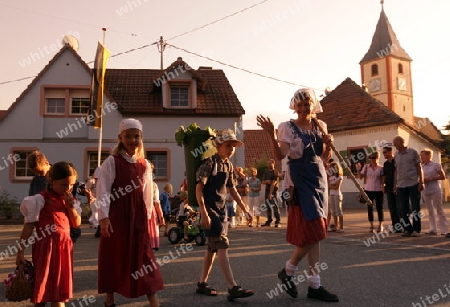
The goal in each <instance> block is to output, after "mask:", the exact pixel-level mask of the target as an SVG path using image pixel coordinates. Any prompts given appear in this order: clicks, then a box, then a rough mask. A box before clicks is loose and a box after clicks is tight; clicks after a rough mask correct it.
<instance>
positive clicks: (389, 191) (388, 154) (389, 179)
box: [383, 146, 402, 233]
mask: <svg viewBox="0 0 450 307" xmlns="http://www.w3.org/2000/svg"><path fill="white" fill-rule="evenodd" d="M383 155H384V158H385V159H386V161H385V162H384V164H383V175H384V193H386V197H387V202H388V207H389V213H390V215H391V221H392V229H391V232H393V233H401V232H402V231H401V230H400V229H398V226H397V229H396V228H395V227H396V225H401V224H400V210H399V208H398V206H397V205H398V201H397V194H396V193H394V175H395V160H394V154H393V152H392V146H386V147H384V148H383Z"/></svg>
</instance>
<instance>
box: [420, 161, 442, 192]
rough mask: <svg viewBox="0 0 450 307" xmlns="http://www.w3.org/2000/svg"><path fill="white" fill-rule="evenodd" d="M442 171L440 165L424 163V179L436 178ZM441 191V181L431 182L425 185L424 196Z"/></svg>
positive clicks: (431, 162)
mask: <svg viewBox="0 0 450 307" xmlns="http://www.w3.org/2000/svg"><path fill="white" fill-rule="evenodd" d="M441 170H442V166H441V165H440V164H439V163H436V162H434V161H430V162H428V163H422V171H423V178H432V177H436V176H437V175H438V174H439V172H440V171H441ZM440 191H441V182H440V181H439V180H430V181H428V182H426V183H425V187H424V189H423V193H424V194H434V193H438V192H440Z"/></svg>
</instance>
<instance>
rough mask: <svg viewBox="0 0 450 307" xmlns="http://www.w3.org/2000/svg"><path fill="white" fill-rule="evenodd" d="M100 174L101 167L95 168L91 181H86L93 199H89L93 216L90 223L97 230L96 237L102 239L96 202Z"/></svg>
mask: <svg viewBox="0 0 450 307" xmlns="http://www.w3.org/2000/svg"><path fill="white" fill-rule="evenodd" d="M99 174H100V167H97V168H95V170H94V172H93V174H92V176H91V177H90V178H89V180H87V181H86V189H87V190H88V191H91V194H92V198H93V199H89V207H90V208H91V216H90V217H89V223H90V224H91V227H92V228H95V229H96V231H95V237H96V238H99V237H100V227H99V226H98V209H97V203H96V202H95V197H96V186H97V179H98V176H99Z"/></svg>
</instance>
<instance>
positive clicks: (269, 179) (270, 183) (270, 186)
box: [261, 159, 281, 227]
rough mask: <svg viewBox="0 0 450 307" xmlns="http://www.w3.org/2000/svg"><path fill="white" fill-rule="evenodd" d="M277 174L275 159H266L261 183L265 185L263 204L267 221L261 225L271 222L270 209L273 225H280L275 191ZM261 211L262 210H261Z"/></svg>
mask: <svg viewBox="0 0 450 307" xmlns="http://www.w3.org/2000/svg"><path fill="white" fill-rule="evenodd" d="M278 179H279V174H278V171H277V170H276V169H275V160H274V159H269V160H267V170H266V172H265V173H264V177H263V184H265V185H266V189H265V192H264V198H265V204H264V208H261V209H265V210H266V212H267V221H266V223H265V224H263V225H262V226H269V227H270V225H271V224H272V221H273V218H272V210H273V214H274V215H275V227H280V224H281V218H280V208H279V207H278V200H277V191H278ZM262 211H263V210H262Z"/></svg>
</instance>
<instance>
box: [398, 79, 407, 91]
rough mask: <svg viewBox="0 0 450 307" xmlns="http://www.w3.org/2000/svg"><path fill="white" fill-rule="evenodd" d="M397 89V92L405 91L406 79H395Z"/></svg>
mask: <svg viewBox="0 0 450 307" xmlns="http://www.w3.org/2000/svg"><path fill="white" fill-rule="evenodd" d="M397 89H398V90H399V91H406V79H405V78H403V77H398V78H397Z"/></svg>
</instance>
